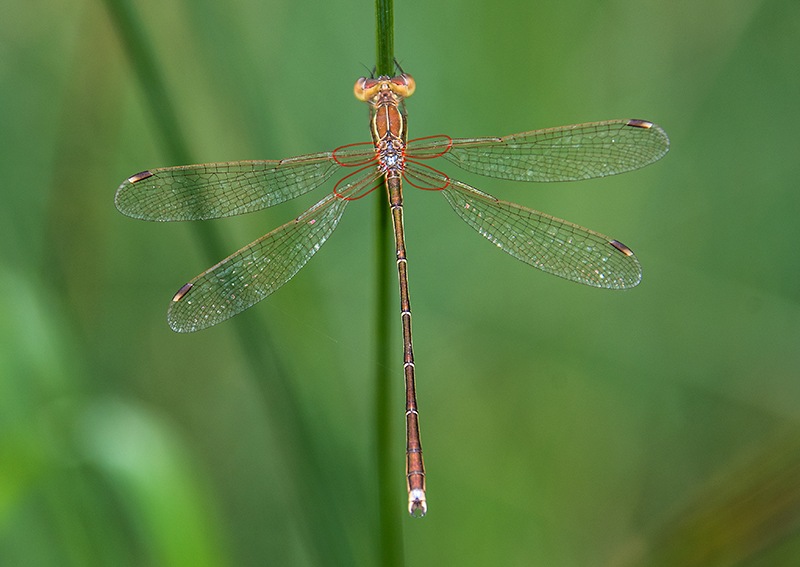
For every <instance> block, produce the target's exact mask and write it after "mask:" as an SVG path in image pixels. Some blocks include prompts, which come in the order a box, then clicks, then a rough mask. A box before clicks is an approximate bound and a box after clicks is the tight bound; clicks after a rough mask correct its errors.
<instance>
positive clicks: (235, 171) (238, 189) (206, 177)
mask: <svg viewBox="0 0 800 567" xmlns="http://www.w3.org/2000/svg"><path fill="white" fill-rule="evenodd" d="M339 166H340V164H339V163H337V162H336V161H335V160H334V159H333V154H332V152H326V153H320V154H310V155H305V156H298V157H295V158H290V159H285V160H280V161H236V162H225V163H206V164H200V165H184V166H178V167H164V168H159V169H152V170H149V171H143V172H141V173H137V174H136V175H133V176H131V177H129V178H128V179H126V180H125V181H123V182H122V185H120V186H119V189H117V194H116V197H115V199H114V201H115V203H116V205H117V208H118V209H119V210H120V212H122V213H124V214H126V215H128V216H130V217H134V218H138V219H144V220H152V221H183V220H202V219H213V218H221V217H229V216H233V215H239V214H242V213H248V212H252V211H257V210H260V209H263V208H265V207H271V206H273V205H277V204H278V203H283V202H284V201H287V200H289V199H294V198H295V197H298V196H300V195H302V194H304V193H307V192H309V191H311V190H312V189H314V188H316V187H319V186H320V185H321V184H322V183H324V182H325V181H326V180H327V179H328V178H329V177H330V176H331V175H332V174H333V172H334V171H336V170H337V169H338V168H339Z"/></svg>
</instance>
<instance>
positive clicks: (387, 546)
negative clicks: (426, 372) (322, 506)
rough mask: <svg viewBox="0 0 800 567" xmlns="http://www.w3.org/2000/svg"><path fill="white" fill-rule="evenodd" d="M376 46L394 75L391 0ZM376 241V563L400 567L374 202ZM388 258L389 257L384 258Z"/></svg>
mask: <svg viewBox="0 0 800 567" xmlns="http://www.w3.org/2000/svg"><path fill="white" fill-rule="evenodd" d="M375 16H376V47H377V62H376V67H375V68H376V71H377V73H378V75H389V76H391V75H393V71H394V6H393V2H392V0H375ZM375 202H376V203H377V205H376V209H375V215H376V220H377V222H376V226H377V231H378V234H377V237H376V238H375V269H376V273H377V277H376V280H375V283H376V287H377V290H376V294H375V300H376V303H375V327H376V332H375V388H376V390H375V392H376V393H375V436H376V438H375V443H376V452H377V462H378V508H379V509H378V514H379V529H380V537H379V542H380V551H379V552H380V564H381V565H403V563H404V559H403V533H402V524H401V523H400V514H401V510H403V507H402V506H401V505H400V502H399V499H398V498H397V496H396V495H397V494H398V493H399V488H400V486H402V485H401V484H400V483H399V482H397V476H396V472H397V467H396V466H395V465H396V464H397V462H398V460H397V459H394V458H393V455H394V450H393V448H394V446H395V443H394V442H393V435H392V429H393V428H392V423H393V421H394V418H395V415H397V413H396V412H395V411H393V409H394V405H393V404H392V400H393V398H394V397H393V396H392V395H391V392H392V389H393V386H394V383H393V381H392V376H391V375H390V372H389V368H390V362H391V359H392V357H391V356H390V352H391V344H390V342H391V341H390V338H391V328H390V321H389V312H390V308H391V283H390V282H391V268H392V264H391V262H388V261H387V257H388V258H391V252H389V251H390V250H391V243H392V228H391V222H390V216H389V208H388V207H387V206H386V202H385V201H383V200H382V199H376V201H375ZM387 255H388V256H387Z"/></svg>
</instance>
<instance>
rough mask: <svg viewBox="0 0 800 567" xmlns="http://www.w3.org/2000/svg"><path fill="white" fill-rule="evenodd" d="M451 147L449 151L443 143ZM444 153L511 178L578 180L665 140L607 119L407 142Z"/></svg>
mask: <svg viewBox="0 0 800 567" xmlns="http://www.w3.org/2000/svg"><path fill="white" fill-rule="evenodd" d="M448 145H449V146H450V148H449V151H448V148H447V146H448ZM409 146H410V147H413V149H414V151H415V152H419V153H421V154H424V153H426V152H429V153H435V152H436V151H444V152H445V153H444V154H443V157H444V158H445V159H446V160H448V161H450V162H452V163H454V164H455V165H457V166H459V167H460V168H462V169H464V170H466V171H470V172H473V173H478V174H481V175H486V176H489V177H497V178H500V179H510V180H514V181H577V180H580V179H591V178H593V177H605V176H607V175H616V174H618V173H623V172H626V171H631V170H633V169H638V168H640V167H644V166H646V165H648V164H650V163H653V162H654V161H657V160H659V159H661V158H662V157H663V156H664V155H665V154H666V153H667V151H668V150H669V138H667V134H666V133H665V132H664V130H662V129H661V127H659V126H658V125H656V124H653V123H651V122H647V121H645V120H609V121H606V122H591V123H586V124H575V125H572V126H561V127H558V128H548V129H545V130H534V131H532V132H522V133H520V134H512V135H510V136H505V137H503V138H457V139H453V140H448V139H446V137H433V138H431V141H429V142H425V141H424V140H420V141H419V142H418V143H415V144H413V145H412V144H411V143H409Z"/></svg>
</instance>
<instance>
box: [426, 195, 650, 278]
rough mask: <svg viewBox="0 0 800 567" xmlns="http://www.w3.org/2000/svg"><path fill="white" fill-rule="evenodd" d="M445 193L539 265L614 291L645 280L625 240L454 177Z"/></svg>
mask: <svg viewBox="0 0 800 567" xmlns="http://www.w3.org/2000/svg"><path fill="white" fill-rule="evenodd" d="M442 193H443V194H444V196H445V198H446V199H447V202H448V203H450V206H451V207H453V210H454V211H455V212H456V214H457V215H458V216H459V217H461V219H462V220H463V221H464V222H466V223H467V224H468V225H469V226H471V227H472V228H474V229H475V230H476V231H478V233H479V234H480V235H481V236H483V237H484V238H486V239H488V240H489V241H491V242H493V243H494V244H496V245H497V246H498V247H499V248H500V249H501V250H503V251H504V252H506V253H508V254H510V255H511V256H513V257H514V258H517V259H518V260H521V261H523V262H525V263H526V264H530V265H531V266H533V267H535V268H539V269H540V270H542V271H545V272H548V273H550V274H555V275H557V276H560V277H562V278H565V279H568V280H572V281H575V282H579V283H582V284H586V285H590V286H594V287H602V288H609V289H626V288H630V287H634V286H636V285H637V284H638V283H639V282H640V281H641V278H642V270H641V267H640V266H639V261H638V260H637V259H636V256H634V255H633V252H632V251H631V250H630V248H628V247H627V246H625V245H624V244H622V243H621V242H618V241H616V240H613V239H611V238H609V237H607V236H604V235H602V234H599V233H597V232H594V231H591V230H589V229H587V228H583V227H582V226H578V225H576V224H572V223H570V222H567V221H564V220H561V219H557V218H555V217H551V216H549V215H546V214H544V213H540V212H538V211H534V210H532V209H527V208H525V207H521V206H520V205H515V204H514V203H508V202H506V201H500V200H498V199H495V198H494V197H492V196H491V195H488V194H486V193H483V192H481V191H479V190H477V189H475V188H474V187H470V186H469V185H467V184H466V183H462V182H460V181H456V180H452V179H451V180H450V184H449V185H448V186H447V187H446V188H445V189H443V190H442Z"/></svg>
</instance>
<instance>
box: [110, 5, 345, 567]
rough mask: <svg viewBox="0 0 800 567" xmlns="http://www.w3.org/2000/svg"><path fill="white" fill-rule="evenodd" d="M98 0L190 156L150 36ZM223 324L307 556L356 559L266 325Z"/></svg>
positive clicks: (174, 141)
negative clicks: (268, 423) (275, 446)
mask: <svg viewBox="0 0 800 567" xmlns="http://www.w3.org/2000/svg"><path fill="white" fill-rule="evenodd" d="M105 4H106V7H107V9H108V11H109V14H110V16H111V20H112V22H113V24H114V25H115V27H116V30H117V33H118V35H119V37H120V40H121V42H122V47H123V49H124V50H125V51H126V52H127V55H128V57H129V59H130V62H131V65H132V67H133V70H134V72H135V74H136V76H137V78H138V80H139V82H140V83H141V87H142V91H143V93H144V95H145V100H146V103H147V105H148V106H149V109H150V111H151V113H152V114H153V117H154V122H155V126H156V128H157V130H158V135H159V136H160V137H161V140H162V142H163V143H164V146H165V148H164V149H165V155H166V156H167V158H168V159H169V160H170V161H172V162H173V163H175V164H180V163H194V160H192V159H191V153H190V151H189V146H188V144H187V143H186V138H185V137H184V136H183V133H182V132H183V130H182V128H180V122H179V120H178V117H177V112H176V111H175V107H174V105H173V104H172V99H171V97H170V96H169V94H168V89H167V87H166V81H165V80H164V76H163V73H162V72H161V69H160V68H159V65H158V60H157V57H156V54H155V53H154V52H153V51H152V49H151V48H150V47H149V46H150V45H151V44H150V42H149V41H148V38H147V34H146V31H145V27H144V26H143V25H142V22H141V21H140V19H139V18H138V16H137V14H136V12H135V10H134V8H133V6H132V4H131V2H130V0H105ZM191 227H192V229H193V230H194V231H195V232H194V234H195V237H196V240H197V241H198V242H199V244H200V248H201V249H202V250H203V252H204V254H205V255H206V256H207V257H208V259H209V262H210V263H212V262H216V261H218V260H219V259H220V258H222V257H223V256H224V254H225V253H224V250H225V247H224V246H223V245H222V238H221V237H220V235H219V232H218V231H216V230H215V229H214V227H213V226H212V225H211V224H209V223H192V224H191ZM229 324H230V325H231V326H232V327H233V329H235V332H236V333H237V339H238V341H239V344H240V345H241V347H242V354H243V357H244V360H245V361H246V363H247V364H248V365H249V367H250V370H251V372H252V375H253V376H255V377H257V380H256V384H257V385H258V386H259V387H260V388H261V394H262V395H261V399H262V402H263V403H264V405H265V407H266V413H267V414H268V415H269V416H270V418H271V419H272V426H273V427H272V429H273V430H274V431H276V432H277V435H278V436H279V437H278V443H279V446H280V447H281V449H282V454H281V456H282V457H283V458H284V461H285V463H286V467H287V469H288V471H289V473H288V475H287V476H288V477H289V478H292V479H295V481H296V482H294V483H293V484H292V485H290V486H289V487H283V488H282V490H284V488H289V492H290V496H289V498H290V503H289V506H291V507H292V511H291V515H292V516H295V517H299V519H298V521H297V526H298V528H299V529H300V530H301V533H302V534H303V537H304V539H305V542H306V545H307V548H306V549H307V551H308V553H309V554H310V555H311V557H312V558H313V559H312V563H313V564H315V565H324V564H332V565H354V564H356V559H355V556H354V553H353V550H352V549H351V548H350V546H349V544H348V538H346V537H342V531H343V530H342V526H341V519H340V517H339V516H338V512H339V509H338V508H337V506H336V502H334V499H335V498H338V497H339V496H338V495H337V489H338V490H340V487H330V486H327V487H326V486H324V483H323V482H322V481H321V480H320V479H324V478H326V476H328V475H326V474H325V473H324V472H323V471H324V470H325V468H326V467H327V466H328V465H323V464H322V463H321V462H320V459H321V457H320V455H319V454H318V452H317V451H316V449H315V447H314V443H313V442H312V435H311V432H309V430H308V428H307V424H306V422H305V421H304V420H303V419H302V415H303V411H302V408H301V407H300V404H299V402H298V400H297V397H296V396H295V394H294V392H293V391H292V390H291V388H290V387H289V384H290V381H289V379H288V376H287V373H286V371H285V370H284V368H283V366H282V364H281V363H280V356H279V354H278V350H277V349H276V348H275V345H274V344H273V343H272V340H271V338H270V336H269V334H268V332H267V330H266V328H264V326H263V325H257V324H256V323H255V319H253V318H247V317H245V318H235V319H233V320H232V321H231V322H230V323H229ZM284 491H285V490H284Z"/></svg>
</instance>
